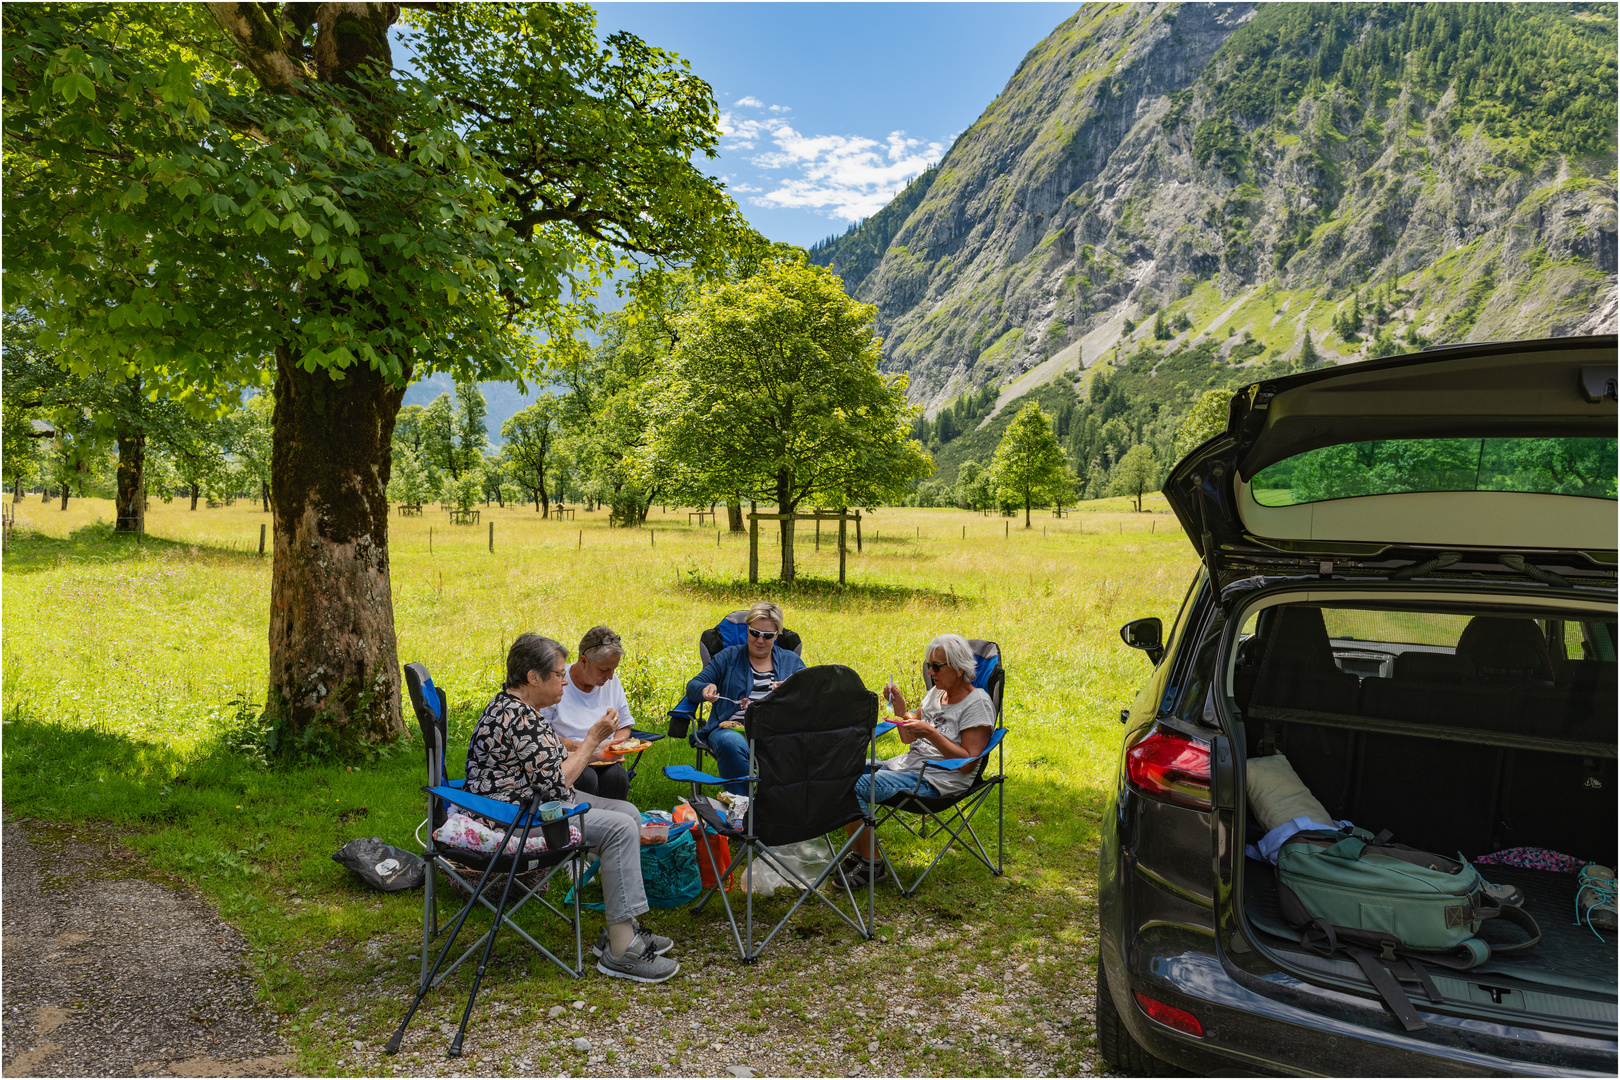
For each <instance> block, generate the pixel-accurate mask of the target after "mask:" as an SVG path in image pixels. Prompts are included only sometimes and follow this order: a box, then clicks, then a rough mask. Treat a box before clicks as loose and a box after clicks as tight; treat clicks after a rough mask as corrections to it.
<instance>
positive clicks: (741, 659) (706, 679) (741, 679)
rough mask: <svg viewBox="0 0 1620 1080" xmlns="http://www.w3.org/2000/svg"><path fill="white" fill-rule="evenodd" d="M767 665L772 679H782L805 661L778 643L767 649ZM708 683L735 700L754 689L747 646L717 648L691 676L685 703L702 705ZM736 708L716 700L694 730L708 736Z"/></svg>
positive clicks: (723, 694)
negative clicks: (769, 649) (769, 651)
mask: <svg viewBox="0 0 1620 1080" xmlns="http://www.w3.org/2000/svg"><path fill="white" fill-rule="evenodd" d="M771 667H772V668H773V669H774V670H775V672H776V676H775V678H776V681H777V682H783V681H785V680H786V679H787V677H788V676H789V675H792V674H793V673H794V672H795V671H803V670H804V667H805V664H804V661H803V660H800V659H799V654H798V653H795V652H790V651H789V650H787V649H784V648H782V647H781V646H773V647H772V649H771ZM710 683H714V685H715V686H717V687H719V688H720V696H721V697H723V698H733V699H735V700H737V701H741V700H742V699H744V698H746V697H747V696H748V692H749V691H750V690H752V689H753V688H754V675H753V671H752V669H751V668H750V666H749V663H748V646H747V645H733V646H731V648H729V649H721V650H720V651H719V652H717V653H715V654H714V656H713V657H712V658H710V660H709V662H708V663H707V664H706V665H704V668H703V670H702V671H700V672H698V673H697V675H695V676H693V678H692V681H691V682H689V683H687V684H686V703H687V705H689V706H691V707H692V708H693V709H696V708H697V707H698V706H699V705H701V704H703V688H704V687H705V686H708V685H709V684H710ZM736 711H737V706H735V705H733V704H732V703H731V702H730V701H717V702H715V703H714V707H713V708H712V709H710V710H709V721H708V723H706V724H704V725H703V727H702V728H701V729H699V731H698V737H699V738H702V739H705V740H706V739H708V737H709V736H710V734H712V733H713V732H714V729H715V728H717V727H719V726H720V723H721V721H724V720H729V719H730V718H731V714H732V713H734V712H736Z"/></svg>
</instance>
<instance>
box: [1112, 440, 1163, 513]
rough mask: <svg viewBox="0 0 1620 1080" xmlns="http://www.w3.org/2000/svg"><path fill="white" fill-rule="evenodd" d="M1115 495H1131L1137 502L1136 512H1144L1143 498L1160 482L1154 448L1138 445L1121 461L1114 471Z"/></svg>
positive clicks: (1144, 444) (1128, 451)
mask: <svg viewBox="0 0 1620 1080" xmlns="http://www.w3.org/2000/svg"><path fill="white" fill-rule="evenodd" d="M1113 479H1114V494H1115V495H1129V496H1131V497H1132V498H1134V499H1135V500H1136V510H1137V512H1138V513H1140V512H1141V510H1142V496H1143V494H1144V493H1146V492H1148V491H1152V490H1154V486H1155V485H1156V484H1157V483H1158V482H1159V460H1158V457H1157V455H1155V454H1154V453H1153V447H1151V446H1148V445H1147V444H1146V443H1137V444H1136V445H1135V446H1133V447H1131V448H1130V449H1129V450H1127V451H1126V452H1125V456H1124V457H1122V458H1120V459H1119V465H1118V466H1117V467H1116V468H1115V469H1114V477H1113Z"/></svg>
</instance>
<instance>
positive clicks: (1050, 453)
mask: <svg viewBox="0 0 1620 1080" xmlns="http://www.w3.org/2000/svg"><path fill="white" fill-rule="evenodd" d="M990 472H991V474H992V475H993V476H994V477H995V483H996V487H997V489H998V490H999V491H1000V493H1001V494H1002V496H1003V497H1005V498H1007V499H1008V500H1010V501H1013V502H1015V503H1022V504H1023V507H1024V527H1025V528H1026V529H1027V528H1029V524H1030V522H1029V511H1030V508H1031V507H1032V506H1047V505H1050V504H1051V503H1053V502H1062V501H1064V500H1066V499H1068V498H1069V497H1070V496H1071V495H1072V494H1073V492H1074V481H1073V478H1072V477H1071V476H1070V474H1069V468H1068V462H1067V461H1066V460H1064V457H1063V450H1062V448H1060V447H1059V446H1058V441H1057V437H1056V436H1055V435H1053V434H1052V420H1051V417H1049V416H1047V415H1046V413H1045V412H1044V411H1043V410H1042V409H1041V407H1040V406H1039V405H1037V404H1035V403H1034V402H1030V403H1029V404H1028V405H1025V406H1024V407H1023V408H1022V409H1020V410H1018V415H1017V416H1016V417H1014V418H1013V422H1012V423H1011V424H1008V425H1007V433H1006V434H1005V435H1003V436H1002V437H1001V442H1000V444H999V445H998V446H997V447H996V456H995V458H994V459H993V460H992V461H991V463H990Z"/></svg>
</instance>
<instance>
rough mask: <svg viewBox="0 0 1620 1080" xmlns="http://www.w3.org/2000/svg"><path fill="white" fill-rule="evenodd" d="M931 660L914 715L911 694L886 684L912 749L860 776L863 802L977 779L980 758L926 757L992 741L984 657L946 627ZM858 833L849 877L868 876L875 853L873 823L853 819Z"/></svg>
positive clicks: (928, 793) (951, 788)
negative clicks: (959, 762)
mask: <svg viewBox="0 0 1620 1080" xmlns="http://www.w3.org/2000/svg"><path fill="white" fill-rule="evenodd" d="M927 655H928V659H927V660H926V661H925V662H924V663H923V667H924V668H926V669H927V670H928V673H929V675H930V677H931V678H932V679H933V683H934V687H933V689H932V690H929V691H928V693H927V694H926V695H924V696H923V700H922V704H921V705H919V706H918V707H917V716H916V718H915V719H909V718H908V717H907V713H906V696H905V694H903V693H901V692H900V688H899V687H897V686H895V685H894V684H893V683H890V684H889V686H888V688H887V689H886V690H885V694H886V696H887V697H888V699H889V707H890V708H892V709H893V710H894V717H895V721H894V722H895V724H896V725H898V728H897V730H898V732H899V735H900V741H901V742H903V743H905V744H906V745H907V746H908V747H910V749H909V750H907V751H906V752H905V753H904V754H901V755H900V756H899V757H895V758H890V759H889V760H888V761H886V762H884V765H883V768H881V769H879V770H878V771H877V772H876V773H862V774H861V777H860V779H858V780H856V781H855V797H856V798H857V799H859V800H860V803H861V807H862V809H869V803H868V800H870V801H871V802H873V803H881V802H884V801H885V800H887V799H891V798H893V797H894V796H896V795H900V794H902V793H903V794H914V795H922V796H925V797H928V798H937V797H940V796H948V795H956V794H959V793H961V792H962V791H965V790H966V789H967V788H968V787H970V786H971V785H972V784H973V777H974V774H975V772H976V771H977V769H978V763H977V762H975V761H970V762H968V763H967V764H966V765H964V766H962V767H961V768H960V769H925V768H924V767H923V762H925V761H929V760H933V761H940V760H943V759H945V758H976V757H978V756H979V755H980V754H981V753H983V752H984V748H985V747H986V746H988V745H990V733H991V732H992V731H994V730H995V727H996V707H995V704H994V702H992V701H991V700H990V695H989V694H987V693H985V692H984V691H983V690H980V689H979V688H977V687H976V686H974V685H973V676H974V674H975V673H976V672H977V671H978V661H977V660H976V659H975V658H974V656H973V650H972V648H971V647H969V645H968V643H967V639H966V638H964V637H962V636H961V635H960V634H941V635H939V637H937V638H935V639H934V640H933V641H930V642H929V643H928V653H927ZM847 829H848V831H849V832H851V833H856V830H857V829H859V830H860V831H859V832H858V833H856V835H855V850H854V851H852V852H850V854H849V856H848V858H847V859H846V860H845V865H844V872H845V874H846V875H848V877H849V880H850V884H851V885H854V886H857V887H859V886H862V885H865V884H866V882H867V877H866V873H867V867H868V865H870V864H871V860H872V858H873V846H872V836H873V833H872V830H871V829H868V828H866V826H864V825H859V824H852V825H849V826H847ZM874 872H875V874H876V876H877V877H878V879H879V880H882V878H883V877H884V876H885V875H887V874H888V868H887V867H886V866H885V865H884V864H883V863H882V862H881V861H879V862H877V863H876V864H875V866H874Z"/></svg>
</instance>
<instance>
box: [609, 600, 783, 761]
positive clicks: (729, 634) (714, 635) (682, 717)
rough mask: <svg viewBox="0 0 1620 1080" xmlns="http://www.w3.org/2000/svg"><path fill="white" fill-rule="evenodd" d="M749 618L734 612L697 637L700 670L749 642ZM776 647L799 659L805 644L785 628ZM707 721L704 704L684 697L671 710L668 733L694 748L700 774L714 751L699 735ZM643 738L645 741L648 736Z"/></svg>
mask: <svg viewBox="0 0 1620 1080" xmlns="http://www.w3.org/2000/svg"><path fill="white" fill-rule="evenodd" d="M747 619H748V612H747V611H733V612H732V613H731V614H730V615H727V616H726V617H725V618H723V619H721V620H720V622H719V623H717V624H716V625H715V626H712V627H710V628H709V629H707V630H705V631H703V633H701V634H699V635H698V670H699V671H702V670H703V669H704V668H706V667H708V666H709V661H710V660H713V659H714V654H715V653H717V652H719V651H720V650H721V649H729V648H730V647H731V646H733V645H742V644H745V643H747V641H748V623H747ZM776 644H777V646H778V647H779V648H783V649H786V650H788V651H789V652H791V653H793V654H795V655H798V656H802V655H803V653H804V641H803V640H802V639H801V638H800V637H799V635H798V634H796V633H794V632H793V631H792V630H789V629H788V628H787V627H785V626H784V627H782V633H781V634H780V635H778V637H777V639H776ZM705 718H706V713H705V709H704V706H703V704H702V703H701V702H700V703H699V704H698V705H697V706H696V707H695V708H694V707H693V706H691V705H688V704H687V701H686V698H684V697H682V698H681V700H680V701H679V703H677V704H676V706H675V707H674V708H673V709H671V710H669V733H670V734H671V735H672V736H674V737H675V738H677V739H679V738H681V737H683V736H684V737H685V738H686V741H687V743H688V744H690V745H691V747H692V749H694V750H696V751H697V761H696V762H695V763H694V765H693V768H695V769H697V771H699V772H702V771H703V755H704V754H708V755H709V756H711V757H713V756H714V752H713V751H712V750H710V749H709V744H708V743H707V742H706V741H704V740H703V738H702V737H701V736H699V735H698V729H700V728H701V727H703V722H704V720H705ZM642 737H643V738H645V737H646V736H642ZM637 760H640V759H639V758H638V759H637Z"/></svg>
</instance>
